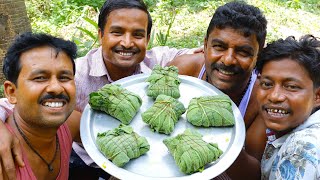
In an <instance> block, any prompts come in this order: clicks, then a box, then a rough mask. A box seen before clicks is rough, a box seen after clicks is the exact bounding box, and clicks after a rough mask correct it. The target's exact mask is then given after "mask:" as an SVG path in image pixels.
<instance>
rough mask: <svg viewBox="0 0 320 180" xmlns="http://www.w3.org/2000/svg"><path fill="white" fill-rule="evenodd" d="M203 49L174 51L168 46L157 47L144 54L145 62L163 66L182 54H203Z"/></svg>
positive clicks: (174, 49)
mask: <svg viewBox="0 0 320 180" xmlns="http://www.w3.org/2000/svg"><path fill="white" fill-rule="evenodd" d="M202 50H203V47H199V48H194V49H187V48H183V49H176V48H170V47H168V46H157V47H154V48H152V49H150V50H148V51H147V52H146V57H145V60H146V59H147V61H151V62H153V63H156V64H159V65H160V66H165V65H166V64H167V63H168V62H170V61H172V60H173V59H174V58H176V57H178V56H181V55H184V54H198V53H200V54H203V53H202Z"/></svg>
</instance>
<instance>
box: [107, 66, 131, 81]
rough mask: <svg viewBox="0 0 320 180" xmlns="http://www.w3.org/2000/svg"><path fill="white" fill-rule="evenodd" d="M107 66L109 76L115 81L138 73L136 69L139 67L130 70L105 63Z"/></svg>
mask: <svg viewBox="0 0 320 180" xmlns="http://www.w3.org/2000/svg"><path fill="white" fill-rule="evenodd" d="M105 64H106V67H107V70H108V73H109V76H110V78H111V79H112V80H113V81H117V80H119V79H122V78H124V77H128V76H131V75H133V73H134V72H135V71H136V68H137V66H134V67H130V68H119V67H117V66H115V65H113V64H111V63H109V62H105Z"/></svg>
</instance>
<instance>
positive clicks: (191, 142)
mask: <svg viewBox="0 0 320 180" xmlns="http://www.w3.org/2000/svg"><path fill="white" fill-rule="evenodd" d="M163 143H164V144H165V145H166V146H167V148H168V149H169V151H170V153H171V155H172V156H173V158H174V160H175V162H176V164H177V165H178V167H179V169H180V171H181V172H183V173H185V174H192V173H195V172H198V171H200V172H201V171H202V170H203V169H204V166H205V165H206V164H208V163H211V162H213V161H215V160H217V159H218V158H219V157H220V156H221V154H222V153H223V152H222V151H221V150H220V149H219V148H218V145H217V144H216V143H207V142H205V141H204V140H203V139H202V135H201V134H200V133H198V132H196V131H194V130H191V129H186V130H185V131H184V132H183V133H182V134H179V135H177V136H176V137H170V138H167V139H164V140H163Z"/></svg>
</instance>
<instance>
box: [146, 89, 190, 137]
mask: <svg viewBox="0 0 320 180" xmlns="http://www.w3.org/2000/svg"><path fill="white" fill-rule="evenodd" d="M185 111H186V109H185V107H184V106H183V104H182V103H181V102H179V101H178V100H176V99H174V98H173V97H171V96H167V95H163V94H161V95H159V96H158V97H157V99H156V101H155V102H154V104H153V106H151V108H149V109H148V110H147V111H145V112H143V113H142V114H141V116H142V120H143V121H144V122H145V123H147V124H149V125H150V127H151V129H153V130H155V131H157V132H159V133H164V134H170V133H171V132H172V131H173V129H174V125H175V124H176V123H177V122H178V120H179V118H180V116H181V115H182V114H183V113H184V112H185Z"/></svg>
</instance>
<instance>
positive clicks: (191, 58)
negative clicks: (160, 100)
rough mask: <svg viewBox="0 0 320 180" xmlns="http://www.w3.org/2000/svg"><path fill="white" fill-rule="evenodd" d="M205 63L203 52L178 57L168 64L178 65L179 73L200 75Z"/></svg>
mask: <svg viewBox="0 0 320 180" xmlns="http://www.w3.org/2000/svg"><path fill="white" fill-rule="evenodd" d="M203 64H204V56H203V53H198V54H186V55H181V56H179V57H176V58H175V59H173V60H172V61H171V62H169V63H168V64H167V66H176V67H177V68H178V69H179V74H181V75H188V76H193V77H198V75H199V73H200V71H201V68H202V66H203Z"/></svg>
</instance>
